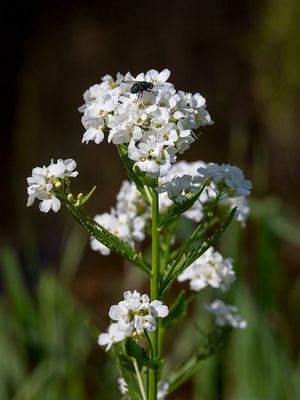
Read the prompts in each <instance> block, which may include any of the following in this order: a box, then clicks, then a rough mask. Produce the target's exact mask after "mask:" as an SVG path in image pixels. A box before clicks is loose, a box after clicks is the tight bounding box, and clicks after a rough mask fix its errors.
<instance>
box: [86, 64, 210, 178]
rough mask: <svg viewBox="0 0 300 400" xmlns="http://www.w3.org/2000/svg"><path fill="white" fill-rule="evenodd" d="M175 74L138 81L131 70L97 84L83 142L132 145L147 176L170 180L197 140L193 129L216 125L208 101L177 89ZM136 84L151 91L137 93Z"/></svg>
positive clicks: (145, 75)
mask: <svg viewBox="0 0 300 400" xmlns="http://www.w3.org/2000/svg"><path fill="white" fill-rule="evenodd" d="M169 76H170V71H169V70H167V69H164V70H163V71H161V72H158V71H156V70H154V69H152V70H149V71H148V72H146V73H140V74H138V75H137V76H136V77H134V76H132V75H131V74H130V73H129V72H128V73H127V74H125V75H122V74H118V75H117V77H116V79H114V78H112V77H111V76H110V75H106V76H104V77H103V78H102V82H101V83H100V84H97V85H93V86H92V87H91V88H90V89H88V90H87V91H86V92H85V93H84V95H83V97H84V100H85V104H84V105H83V106H81V107H80V108H79V111H81V112H83V114H84V115H83V117H82V124H83V126H84V128H85V129H86V131H85V133H84V135H83V139H82V141H83V142H85V143H88V142H89V141H94V142H95V143H100V142H102V140H103V139H104V137H105V134H106V133H107V134H108V136H107V139H108V141H109V142H112V143H113V144H115V145H117V144H122V143H123V144H126V145H128V156H129V158H131V159H132V160H133V161H135V164H134V167H139V168H140V169H141V170H142V171H144V172H145V173H146V174H148V175H150V176H154V177H158V176H164V175H166V173H167V172H168V170H169V169H170V168H171V164H172V163H174V162H175V161H176V154H177V153H179V154H182V153H183V152H184V151H185V150H186V149H188V148H189V146H190V144H191V143H193V142H194V140H195V139H194V135H193V132H192V130H193V129H197V128H199V127H200V126H203V125H210V124H212V120H211V118H210V115H209V113H208V112H207V110H206V101H205V99H204V97H202V96H201V95H200V94H199V93H196V94H191V93H185V92H183V91H178V92H177V91H176V90H175V88H174V85H173V84H172V83H169V82H167V81H168V78H169ZM132 81H137V82H149V83H151V84H152V85H153V89H151V90H143V91H142V92H141V93H140V94H139V96H137V95H136V94H133V93H131V91H130V89H131V86H132V83H131V82H132Z"/></svg>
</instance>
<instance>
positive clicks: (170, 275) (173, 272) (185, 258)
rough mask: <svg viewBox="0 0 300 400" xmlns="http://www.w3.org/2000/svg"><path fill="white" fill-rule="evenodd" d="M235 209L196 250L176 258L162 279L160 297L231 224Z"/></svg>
mask: <svg viewBox="0 0 300 400" xmlns="http://www.w3.org/2000/svg"><path fill="white" fill-rule="evenodd" d="M236 209H237V207H235V208H233V209H232V210H231V212H230V214H229V216H228V217H227V219H226V221H225V222H224V223H223V224H222V225H221V227H220V228H219V229H217V230H216V231H215V232H214V233H213V234H212V235H211V237H210V238H208V239H207V240H206V241H204V242H203V243H202V244H201V245H200V246H199V247H198V248H196V249H194V250H192V251H191V252H188V253H187V254H186V253H184V254H183V255H182V256H181V257H180V259H179V260H178V258H176V259H175V260H174V261H173V263H172V264H171V265H170V266H169V267H168V268H167V269H166V273H165V276H164V278H163V281H162V284H161V288H160V295H163V294H164V293H165V292H166V290H167V289H168V288H169V287H170V286H171V285H172V284H173V282H175V280H176V279H177V277H178V275H180V274H181V273H182V272H183V271H184V270H185V269H186V268H187V267H189V266H190V265H191V264H192V263H193V262H194V261H196V260H197V259H198V258H199V257H200V256H201V255H202V254H203V253H205V252H206V250H207V249H209V248H210V247H211V246H213V245H214V244H215V242H216V241H217V240H218V239H219V238H220V236H221V235H222V234H223V233H224V232H225V231H226V229H227V228H228V227H229V225H230V224H231V221H232V220H233V217H234V215H235V212H236Z"/></svg>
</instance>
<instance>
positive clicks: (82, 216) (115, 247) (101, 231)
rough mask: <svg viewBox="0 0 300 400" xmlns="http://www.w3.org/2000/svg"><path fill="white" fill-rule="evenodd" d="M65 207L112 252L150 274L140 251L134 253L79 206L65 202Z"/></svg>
mask: <svg viewBox="0 0 300 400" xmlns="http://www.w3.org/2000/svg"><path fill="white" fill-rule="evenodd" d="M67 209H68V211H69V212H70V213H71V214H72V216H73V217H74V218H75V220H76V221H77V222H78V223H79V224H80V225H81V226H82V227H83V228H84V229H85V230H86V231H87V232H88V233H89V234H90V235H91V236H93V237H94V238H95V239H96V240H98V241H99V242H100V243H102V244H104V245H105V246H107V247H108V248H109V249H110V250H111V251H113V252H114V253H117V254H120V255H121V256H124V257H126V258H127V259H128V260H129V261H130V262H131V263H133V264H134V265H136V266H137V267H139V268H141V269H142V270H143V271H145V272H146V273H147V274H148V275H151V269H150V267H149V266H148V265H147V264H146V263H145V262H144V260H143V257H142V255H141V253H136V252H135V250H134V249H133V248H132V247H131V246H129V245H128V244H127V243H126V242H124V241H123V240H121V239H119V238H118V237H117V236H115V235H113V234H112V233H111V232H109V231H108V230H107V229H105V228H104V227H103V226H102V225H100V224H98V223H97V222H96V221H94V220H93V219H92V218H91V217H90V216H89V215H87V214H86V213H85V212H84V211H83V210H82V209H81V208H80V207H74V206H73V205H71V204H67Z"/></svg>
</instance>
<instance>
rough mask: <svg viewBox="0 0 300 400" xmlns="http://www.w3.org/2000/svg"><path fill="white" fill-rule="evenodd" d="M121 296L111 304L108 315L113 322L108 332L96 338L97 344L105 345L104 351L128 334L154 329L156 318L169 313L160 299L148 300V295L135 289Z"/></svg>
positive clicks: (132, 334)
mask: <svg viewBox="0 0 300 400" xmlns="http://www.w3.org/2000/svg"><path fill="white" fill-rule="evenodd" d="M123 297H124V300H122V301H120V302H119V303H118V304H117V305H113V306H111V308H110V310H109V316H110V318H111V320H112V321H113V323H112V324H111V325H110V326H109V328H108V332H107V333H101V334H100V335H99V338H98V343H99V345H101V346H106V351H107V350H109V349H110V348H111V346H112V345H113V344H114V343H116V342H121V341H123V340H124V339H125V338H126V337H128V336H137V335H138V336H139V335H141V334H143V332H144V330H146V331H147V332H150V331H154V330H155V329H156V327H157V318H159V317H161V318H164V317H166V316H167V315H168V314H169V310H168V307H167V306H166V305H164V304H163V303H162V302H161V301H159V300H154V301H151V302H150V299H149V296H148V295H146V294H143V295H141V294H140V293H139V292H137V291H136V290H135V291H134V292H131V291H127V292H124V294H123Z"/></svg>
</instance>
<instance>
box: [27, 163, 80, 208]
mask: <svg viewBox="0 0 300 400" xmlns="http://www.w3.org/2000/svg"><path fill="white" fill-rule="evenodd" d="M75 168H76V162H75V161H74V160H72V159H70V158H69V159H67V160H61V159H59V160H57V162H56V163H55V162H54V161H53V160H52V161H51V164H50V165H49V166H48V167H46V166H43V167H36V168H33V170H32V176H30V177H28V178H27V183H28V188H27V193H28V200H27V206H31V205H32V204H33V203H34V201H35V199H38V200H40V201H41V202H40V206H39V207H40V210H41V211H42V212H45V213H46V212H48V211H49V210H50V209H52V210H53V211H54V212H57V211H58V210H59V209H60V205H61V202H60V200H59V199H58V197H57V191H58V190H59V189H60V188H61V186H62V184H63V182H64V180H65V179H67V178H70V177H76V176H77V175H78V172H77V171H75Z"/></svg>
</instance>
